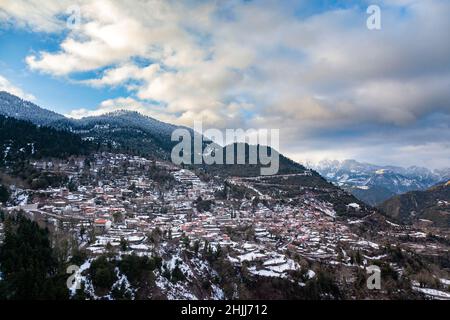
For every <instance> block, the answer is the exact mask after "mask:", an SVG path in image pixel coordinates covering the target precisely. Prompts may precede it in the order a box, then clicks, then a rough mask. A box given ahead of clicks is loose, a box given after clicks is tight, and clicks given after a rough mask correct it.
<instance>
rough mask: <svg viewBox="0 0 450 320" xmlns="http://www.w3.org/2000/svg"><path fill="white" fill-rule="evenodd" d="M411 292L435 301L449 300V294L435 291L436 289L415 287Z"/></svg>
mask: <svg viewBox="0 0 450 320" xmlns="http://www.w3.org/2000/svg"><path fill="white" fill-rule="evenodd" d="M412 288H413V290H416V291H418V292H422V293H423V294H425V295H426V296H428V297H430V298H432V299H437V300H450V293H448V292H444V291H440V290H436V289H430V288H420V287H417V286H413V287H412Z"/></svg>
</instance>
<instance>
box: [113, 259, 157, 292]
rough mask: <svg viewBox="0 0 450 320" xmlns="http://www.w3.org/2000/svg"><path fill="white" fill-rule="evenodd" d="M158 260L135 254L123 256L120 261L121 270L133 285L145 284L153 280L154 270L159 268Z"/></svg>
mask: <svg viewBox="0 0 450 320" xmlns="http://www.w3.org/2000/svg"><path fill="white" fill-rule="evenodd" d="M157 260H158V259H156V258H149V257H147V256H143V257H139V256H137V255H135V254H132V255H123V256H122V259H121V260H120V261H119V263H118V265H119V269H120V271H121V272H122V273H124V274H125V275H126V277H127V279H128V281H130V283H132V284H133V285H137V284H139V283H141V282H142V283H145V282H146V281H147V280H151V279H152V278H153V270H155V269H156V268H157V265H158V264H159V262H158V261H157Z"/></svg>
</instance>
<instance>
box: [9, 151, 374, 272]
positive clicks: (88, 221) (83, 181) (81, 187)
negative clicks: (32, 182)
mask: <svg viewBox="0 0 450 320" xmlns="http://www.w3.org/2000/svg"><path fill="white" fill-rule="evenodd" d="M34 165H35V167H36V168H39V169H42V170H46V171H56V172H60V173H65V174H66V175H67V176H68V177H70V181H71V185H72V186H71V187H63V188H48V189H45V190H33V191H31V190H27V192H26V193H27V197H26V201H22V203H21V204H20V205H19V206H15V207H9V208H7V210H9V211H14V210H17V209H21V210H23V211H25V212H26V213H27V214H28V215H29V216H30V217H31V218H32V219H35V220H37V221H39V222H42V223H45V224H46V225H47V226H51V227H52V228H54V229H55V230H57V229H60V228H63V229H64V230H68V231H69V232H73V234H74V235H76V237H77V240H78V242H79V245H80V247H83V248H85V249H86V250H88V251H89V252H90V253H91V254H92V255H98V254H101V253H104V252H106V251H107V250H111V249H115V250H120V251H124V250H126V251H127V252H135V253H138V254H150V252H151V251H152V250H153V249H154V246H155V239H154V237H153V236H152V234H153V233H154V232H156V231H157V232H158V233H159V234H160V236H161V239H162V240H161V241H163V242H164V241H172V240H176V239H189V241H190V242H191V243H192V242H193V241H196V240H198V241H201V242H205V241H207V242H208V243H210V244H211V245H212V246H213V247H214V246H227V247H229V248H230V250H231V251H230V252H231V253H230V256H229V259H230V261H231V262H232V263H234V264H241V263H243V262H244V261H246V263H247V264H249V266H250V268H249V271H250V272H252V273H254V274H259V275H266V276H280V277H284V276H286V272H289V271H291V270H297V269H298V268H299V266H298V264H297V262H295V261H293V260H292V259H290V258H288V256H290V254H287V252H289V253H292V252H294V253H297V254H298V255H300V256H303V257H307V258H309V259H313V260H314V259H316V260H321V261H326V262H329V263H336V264H337V263H345V261H344V262H342V261H339V259H338V257H341V258H340V259H341V260H342V254H343V255H344V257H345V255H346V253H345V252H342V251H343V249H342V247H343V246H345V247H347V248H355V249H358V250H362V251H363V252H365V253H366V254H367V255H368V256H370V254H372V255H377V254H378V251H377V249H378V244H376V243H373V242H370V241H365V240H363V239H361V238H360V237H359V236H358V235H356V234H355V233H354V232H352V230H351V228H350V226H351V224H357V223H360V222H361V221H359V220H354V221H348V222H347V223H344V222H343V221H341V220H340V219H336V216H335V215H336V214H335V211H334V210H333V207H332V205H331V204H329V203H326V202H324V201H321V200H319V199H317V198H314V197H313V196H311V195H310V194H308V193H306V194H305V193H304V194H303V196H299V197H298V198H297V199H296V200H297V201H296V202H295V204H291V203H290V202H289V201H278V200H279V199H273V198H272V197H268V196H267V197H265V194H264V193H263V192H261V191H260V190H259V189H258V187H259V186H261V185H262V184H264V183H267V185H268V186H270V183H271V181H270V178H267V177H265V178H264V180H261V179H237V178H236V179H230V180H228V182H229V183H230V184H232V185H233V184H234V185H241V186H242V185H244V186H245V187H246V188H249V189H251V190H252V192H253V194H255V195H256V196H255V197H256V198H257V201H254V200H255V197H254V198H253V199H246V198H244V199H239V200H237V199H230V197H229V196H228V197H225V198H224V197H217V198H216V196H215V195H216V192H217V191H220V190H223V182H222V183H220V182H218V181H214V180H211V181H209V182H205V181H202V180H200V179H199V177H198V176H197V175H196V174H195V173H194V172H192V171H190V170H187V169H181V168H179V167H176V166H174V165H172V164H171V163H169V162H158V161H151V160H148V159H145V158H141V157H137V156H130V155H124V154H109V153H102V154H95V155H94V156H92V157H91V158H89V159H70V160H67V161H58V162H54V161H38V162H35V163H34ZM161 172H163V173H164V174H165V175H166V178H167V176H170V177H171V178H170V179H169V180H171V179H172V182H171V183H165V182H164V181H159V180H158V179H159V178H158V177H160V176H161V174H155V173H161ZM308 174H310V172H309V171H308V172H305V173H304V175H308ZM166 180H167V179H166ZM166 182H167V181H166ZM302 197H303V198H302ZM199 199H201V201H211V203H212V205H211V207H210V208H209V209H207V210H198V209H197V202H198V201H199ZM236 203H238V205H236ZM347 207H348V208H350V209H352V210H359V206H358V205H357V204H354V203H350V204H348V205H347ZM243 228H244V229H245V228H247V229H248V230H250V236H249V237H246V238H245V239H244V238H240V237H239V236H236V235H235V234H234V233H235V232H234V231H233V230H241V229H243ZM1 234H2V227H1V225H0V241H1Z"/></svg>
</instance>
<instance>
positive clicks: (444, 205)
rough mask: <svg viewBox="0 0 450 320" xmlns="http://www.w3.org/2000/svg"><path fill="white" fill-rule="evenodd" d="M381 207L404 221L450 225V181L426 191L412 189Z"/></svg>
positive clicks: (391, 215) (400, 220)
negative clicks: (424, 221)
mask: <svg viewBox="0 0 450 320" xmlns="http://www.w3.org/2000/svg"><path fill="white" fill-rule="evenodd" d="M379 208H380V209H381V210H382V211H383V212H385V214H386V215H387V216H389V217H391V218H393V219H396V220H397V221H399V222H402V223H414V222H417V221H418V220H419V219H422V221H423V220H429V221H431V222H432V224H433V225H434V226H436V227H441V228H449V227H450V181H449V182H447V183H445V184H442V185H438V186H435V187H432V188H430V189H428V190H426V191H412V192H408V193H406V194H402V195H398V196H395V197H393V198H391V199H389V200H387V201H385V202H384V203H382V204H381V205H380V206H379Z"/></svg>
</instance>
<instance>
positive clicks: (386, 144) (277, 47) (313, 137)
mask: <svg viewBox="0 0 450 320" xmlns="http://www.w3.org/2000/svg"><path fill="white" fill-rule="evenodd" d="M41 3H42V2H40V1H24V0H22V1H20V0H18V1H14V2H9V1H8V2H7V3H2V4H0V20H1V21H2V22H3V23H4V24H6V25H9V26H10V27H11V28H27V29H28V30H30V31H32V32H36V33H40V32H45V33H50V34H52V33H55V34H59V35H60V36H61V35H63V36H62V37H61V38H62V40H61V42H60V44H59V49H58V50H56V51H42V52H38V53H32V54H29V55H28V56H27V57H26V63H27V65H28V67H29V68H30V69H31V70H33V71H36V72H40V73H43V74H48V75H50V76H56V77H69V78H70V77H71V76H73V75H76V74H88V75H89V76H90V77H88V79H86V80H82V81H80V84H82V85H86V86H92V87H95V88H105V87H106V88H108V87H119V86H120V87H124V88H126V89H127V92H128V93H129V94H128V96H124V97H121V98H118V99H111V100H107V101H104V102H103V103H102V104H101V105H99V106H98V107H97V108H96V109H90V110H89V109H79V110H73V111H72V112H71V113H70V115H71V116H75V117H81V116H86V115H95V114H101V113H104V112H108V111H112V110H115V109H118V108H128V109H132V110H137V111H141V112H142V113H144V114H147V115H151V116H154V117H157V118H159V119H162V120H166V121H170V122H173V123H178V124H183V125H188V126H192V123H193V121H194V120H195V119H200V118H201V119H203V121H204V122H205V123H206V124H208V125H210V126H214V127H219V128H235V127H243V128H250V127H253V128H261V127H264V128H280V129H281V139H282V141H281V146H282V151H283V152H286V153H288V154H289V155H291V156H292V157H294V158H295V159H304V158H311V157H312V158H318V157H321V156H322V155H323V156H326V157H328V158H335V157H337V158H342V157H358V158H359V159H362V160H370V161H371V162H392V163H396V164H419V165H427V166H431V167H439V166H448V165H449V164H448V159H449V158H450V157H449V156H450V148H449V144H448V142H447V141H450V139H449V138H450V130H449V124H448V123H449V122H445V121H443V119H446V120H448V119H449V115H450V90H449V88H450V39H449V37H448V30H450V19H449V18H448V17H450V3H449V2H448V1H445V0H427V1H425V0H401V1H399V0H385V1H381V3H380V6H381V14H382V29H381V30H379V31H369V30H368V29H367V28H366V19H367V17H368V16H367V14H366V12H365V9H366V8H367V6H368V5H369V3H368V2H366V1H350V2H348V1H347V2H342V5H341V6H333V7H332V8H330V9H327V8H325V9H323V8H321V9H318V8H309V7H311V6H314V4H313V1H286V2H283V3H282V4H281V3H280V2H279V1H233V0H232V1H220V0H218V1H200V0H190V1H171V0H168V1H167V0H164V1H162V0H161V1H159V0H148V1H135V2H133V5H130V4H129V3H125V2H124V1H112V0H110V1H109V0H97V1H77V2H76V3H77V4H78V5H79V12H80V14H81V20H80V24H79V25H78V26H77V27H76V28H73V29H68V28H67V25H66V23H65V22H66V19H67V16H68V13H67V9H68V8H69V7H70V6H71V5H73V4H74V2H73V1H45V5H41ZM344 3H346V5H344ZM349 3H350V4H349ZM307 9H316V10H312V11H311V10H309V11H311V12H313V13H308V14H303V13H304V12H309V11H308V10H307ZM69 14H70V13H69ZM411 161H414V163H410V162H411Z"/></svg>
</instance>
